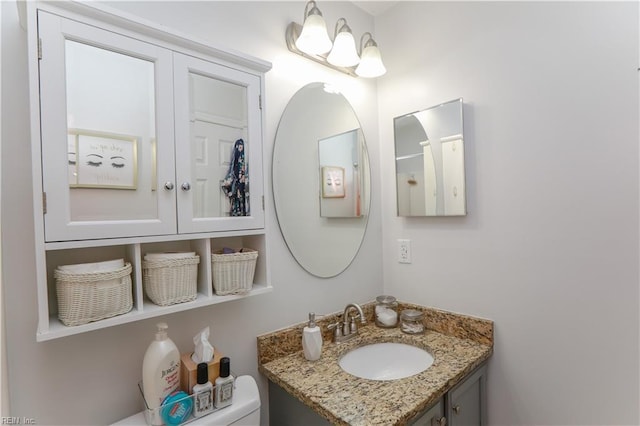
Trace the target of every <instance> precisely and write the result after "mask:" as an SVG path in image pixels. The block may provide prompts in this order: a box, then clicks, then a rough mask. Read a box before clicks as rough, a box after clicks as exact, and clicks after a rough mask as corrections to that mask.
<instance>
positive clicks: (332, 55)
mask: <svg viewBox="0 0 640 426" xmlns="http://www.w3.org/2000/svg"><path fill="white" fill-rule="evenodd" d="M285 40H286V42H287V48H288V49H289V50H290V51H291V52H293V53H297V54H299V55H301V56H304V57H305V58H307V59H311V60H312V61H315V62H318V63H320V64H322V65H325V66H327V67H329V68H332V69H335V70H338V71H341V72H343V73H346V74H349V75H351V76H353V77H358V76H360V77H365V78H375V77H379V76H381V75H383V74H384V73H385V72H386V71H387V70H386V68H385V66H384V64H383V63H382V56H381V54H380V49H379V48H378V45H377V43H376V42H375V40H374V39H373V36H372V35H371V33H369V32H366V33H364V34H363V35H362V37H361V39H360V54H358V50H357V46H356V43H355V39H354V37H353V34H352V32H351V29H350V28H349V26H348V25H347V20H346V19H344V18H340V19H338V21H337V22H336V26H335V32H334V41H333V42H331V39H330V38H329V35H328V34H327V27H326V23H325V21H324V18H323V17H322V13H321V12H320V10H319V9H318V7H317V6H316V2H315V1H314V0H311V1H309V2H308V3H307V4H306V6H305V9H304V25H300V24H298V23H296V22H291V23H290V24H289V26H288V27H287V30H286V32H285ZM332 46H333V48H332ZM327 52H329V53H328V54H327Z"/></svg>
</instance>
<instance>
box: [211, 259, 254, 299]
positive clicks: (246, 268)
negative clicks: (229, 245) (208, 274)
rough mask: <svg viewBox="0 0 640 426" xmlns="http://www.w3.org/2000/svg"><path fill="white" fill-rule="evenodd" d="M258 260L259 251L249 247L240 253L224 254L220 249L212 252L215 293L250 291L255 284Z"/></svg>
mask: <svg viewBox="0 0 640 426" xmlns="http://www.w3.org/2000/svg"><path fill="white" fill-rule="evenodd" d="M257 260H258V252H257V251H256V250H252V249H248V248H243V249H242V251H241V252H238V253H226V254H223V253H222V252H221V251H218V252H216V253H213V254H211V269H212V272H213V290H214V291H215V293H216V294H219V295H224V294H243V293H248V292H249V291H250V290H251V287H252V286H253V276H254V274H255V272H256V261H257Z"/></svg>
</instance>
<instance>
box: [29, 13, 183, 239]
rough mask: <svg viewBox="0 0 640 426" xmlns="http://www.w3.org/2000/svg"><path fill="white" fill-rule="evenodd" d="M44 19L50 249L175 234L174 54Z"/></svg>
mask: <svg viewBox="0 0 640 426" xmlns="http://www.w3.org/2000/svg"><path fill="white" fill-rule="evenodd" d="M38 18H39V24H38V29H39V37H40V39H41V41H42V48H43V54H42V58H41V60H40V91H41V110H40V113H41V126H42V147H41V148H42V179H43V190H44V193H45V194H43V197H46V204H45V207H46V211H45V213H44V222H45V240H46V241H68V240H84V239H96V238H113V237H128V236H136V235H161V234H170V233H175V232H176V213H175V190H174V185H175V183H174V180H175V179H174V162H175V160H174V150H173V133H174V129H173V123H174V120H173V94H172V70H171V67H172V64H171V54H172V52H171V51H170V50H166V49H162V48H159V47H157V46H155V45H152V44H148V43H144V42H141V41H139V40H135V39H132V38H129V37H125V36H121V35H118V34H115V33H113V32H110V31H104V30H101V29H98V28H96V27H94V26H89V25H85V24H81V23H78V22H76V21H73V20H69V19H65V18H62V17H59V16H57V15H53V14H49V13H46V12H42V11H40V12H39V16H38Z"/></svg>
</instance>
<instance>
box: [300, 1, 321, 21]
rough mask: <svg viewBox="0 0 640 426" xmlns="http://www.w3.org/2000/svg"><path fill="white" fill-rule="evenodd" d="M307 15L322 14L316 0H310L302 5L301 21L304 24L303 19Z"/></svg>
mask: <svg viewBox="0 0 640 426" xmlns="http://www.w3.org/2000/svg"><path fill="white" fill-rule="evenodd" d="M310 5H313V7H312V8H311V9H309V6H310ZM309 15H320V16H322V12H320V9H318V6H316V2H315V1H314V0H310V1H308V2H307V4H306V5H305V6H304V17H303V18H302V23H303V24H304V21H305V20H306V19H307V17H308V16H309Z"/></svg>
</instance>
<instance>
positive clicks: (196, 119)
mask: <svg viewBox="0 0 640 426" xmlns="http://www.w3.org/2000/svg"><path fill="white" fill-rule="evenodd" d="M174 68H175V71H174V79H175V81H174V86H175V105H176V107H175V114H176V123H175V129H176V176H177V194H176V196H177V205H178V231H179V232H180V233H189V232H207V231H220V230H228V229H234V230H240V229H258V228H262V227H264V211H263V206H262V200H263V183H262V135H261V130H260V129H261V123H260V121H261V113H260V105H259V97H260V77H259V76H258V75H254V74H250V73H247V72H243V71H239V70H234V69H230V68H227V67H224V66H221V65H218V64H215V63H212V62H208V61H205V60H202V59H198V58H195V57H193V56H187V55H183V54H179V53H175V54H174Z"/></svg>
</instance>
